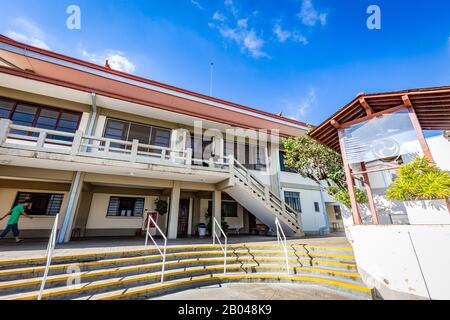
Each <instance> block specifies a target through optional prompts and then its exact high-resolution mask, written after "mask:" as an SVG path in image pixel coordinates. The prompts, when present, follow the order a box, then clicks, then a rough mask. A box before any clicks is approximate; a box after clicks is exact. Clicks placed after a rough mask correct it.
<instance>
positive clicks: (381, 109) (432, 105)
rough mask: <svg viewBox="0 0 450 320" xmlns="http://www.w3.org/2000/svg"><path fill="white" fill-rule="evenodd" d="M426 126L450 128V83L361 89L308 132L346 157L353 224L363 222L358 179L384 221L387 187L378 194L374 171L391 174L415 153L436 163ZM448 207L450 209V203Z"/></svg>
mask: <svg viewBox="0 0 450 320" xmlns="http://www.w3.org/2000/svg"><path fill="white" fill-rule="evenodd" d="M423 130H444V131H446V130H450V87H449V86H445V87H435V88H424V89H413V90H404V91H398V92H389V93H378V94H364V93H361V94H359V95H358V96H357V97H356V98H355V99H354V100H353V101H351V102H350V103H349V104H347V105H346V106H345V107H343V108H342V109H340V110H339V111H338V112H336V113H335V114H334V115H332V116H331V117H330V118H328V119H327V120H326V121H325V122H323V123H322V124H321V125H319V126H318V127H316V128H314V129H313V130H312V131H311V132H310V133H309V135H310V136H311V137H313V138H314V139H316V140H318V141H319V142H321V143H323V144H324V145H326V146H328V147H330V148H331V149H333V150H335V151H337V152H338V153H341V155H342V159H343V163H344V170H345V176H346V181H347V184H348V187H349V194H350V200H351V204H352V213H353V221H354V224H361V223H363V219H362V218H361V214H360V210H359V209H360V208H359V206H358V204H357V201H356V195H355V189H354V188H355V185H356V184H357V183H358V182H360V184H361V186H362V187H364V188H365V190H366V194H367V197H368V200H369V202H368V206H369V209H370V214H371V220H372V223H373V224H379V215H378V214H377V208H376V206H375V203H376V202H377V201H374V198H375V197H378V200H379V199H381V198H383V197H384V195H383V194H380V189H381V190H382V189H383V187H387V185H385V186H383V187H381V188H380V187H379V186H377V190H376V191H377V193H378V194H376V195H375V194H374V193H373V190H374V189H375V188H373V186H371V181H373V180H376V179H374V174H378V173H381V172H392V171H393V170H395V169H396V168H398V166H399V165H401V164H402V163H405V162H409V161H411V160H412V159H413V158H414V157H416V156H425V157H427V158H428V159H429V160H430V161H431V162H434V160H433V156H432V154H431V152H430V150H429V147H428V144H427V141H426V139H425V137H424V134H423ZM369 175H371V179H369ZM375 178H376V177H375ZM378 202H379V201H378ZM447 206H448V208H449V211H450V204H449V202H448V201H447Z"/></svg>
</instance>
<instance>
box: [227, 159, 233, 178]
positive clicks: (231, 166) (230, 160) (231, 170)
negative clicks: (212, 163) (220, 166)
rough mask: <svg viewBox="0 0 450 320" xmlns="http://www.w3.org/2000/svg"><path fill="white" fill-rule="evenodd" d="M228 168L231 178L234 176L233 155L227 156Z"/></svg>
mask: <svg viewBox="0 0 450 320" xmlns="http://www.w3.org/2000/svg"><path fill="white" fill-rule="evenodd" d="M228 166H229V170H230V173H231V176H234V156H233V155H229V156H228Z"/></svg>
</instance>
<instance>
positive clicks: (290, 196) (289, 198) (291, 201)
mask: <svg viewBox="0 0 450 320" xmlns="http://www.w3.org/2000/svg"><path fill="white" fill-rule="evenodd" d="M284 201H286V203H287V204H288V205H289V206H291V207H292V209H294V210H295V211H297V212H302V205H301V202H300V192H292V191H285V192H284Z"/></svg>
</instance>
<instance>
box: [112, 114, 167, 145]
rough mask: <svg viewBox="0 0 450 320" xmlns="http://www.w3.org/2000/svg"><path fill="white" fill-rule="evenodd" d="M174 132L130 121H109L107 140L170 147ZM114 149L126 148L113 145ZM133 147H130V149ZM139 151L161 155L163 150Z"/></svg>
mask: <svg viewBox="0 0 450 320" xmlns="http://www.w3.org/2000/svg"><path fill="white" fill-rule="evenodd" d="M171 134H172V131H171V130H170V129H164V128H158V127H154V126H150V125H146V124H141V123H135V122H130V121H123V120H116V119H110V118H109V119H107V121H106V126H105V132H104V134H103V136H104V137H105V138H110V139H115V140H123V141H129V142H131V141H133V140H135V139H136V140H139V143H141V144H150V145H154V146H158V147H165V148H169V147H170V137H171ZM111 146H112V147H114V148H124V146H123V145H113V144H111ZM130 148H131V147H128V149H130ZM139 151H144V152H152V153H161V150H149V149H148V148H140V149H139Z"/></svg>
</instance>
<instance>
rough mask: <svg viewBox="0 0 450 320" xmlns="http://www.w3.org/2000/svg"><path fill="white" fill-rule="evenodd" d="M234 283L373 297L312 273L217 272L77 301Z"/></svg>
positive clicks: (136, 297) (132, 297) (153, 294)
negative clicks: (297, 286)
mask: <svg viewBox="0 0 450 320" xmlns="http://www.w3.org/2000/svg"><path fill="white" fill-rule="evenodd" d="M233 282H243V283H251V282H269V283H298V284H312V285H321V286H324V287H328V288H331V289H333V290H337V291H340V292H344V293H346V294H349V295H351V296H352V297H353V298H354V299H357V300H370V299H371V293H370V290H369V289H368V288H366V287H365V286H361V285H355V284H353V283H347V282H344V281H336V280H332V279H327V278H320V277H311V276H302V275H296V276H288V275H279V274H240V273H236V274H226V275H224V274H215V275H208V276H198V277H193V278H191V279H177V280H171V281H167V282H164V283H155V284H150V285H143V286H138V287H133V288H128V289H126V290H114V291H110V292H105V293H101V294H96V295H89V296H84V297H81V298H77V300H139V299H150V298H155V297H158V296H162V295H166V294H171V293H175V292H180V291H184V290H189V289H194V288H199V287H203V286H210V285H215V284H223V283H233Z"/></svg>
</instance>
